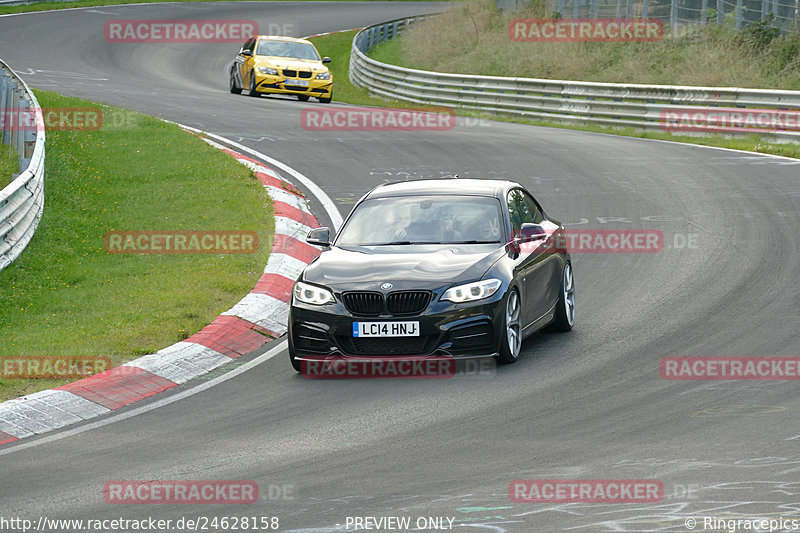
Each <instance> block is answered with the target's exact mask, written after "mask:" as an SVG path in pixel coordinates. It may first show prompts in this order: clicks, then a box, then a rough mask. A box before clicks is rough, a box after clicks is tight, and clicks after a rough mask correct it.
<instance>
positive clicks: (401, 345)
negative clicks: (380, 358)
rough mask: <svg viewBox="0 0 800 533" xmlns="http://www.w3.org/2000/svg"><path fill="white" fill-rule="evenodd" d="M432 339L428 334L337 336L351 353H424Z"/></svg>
mask: <svg viewBox="0 0 800 533" xmlns="http://www.w3.org/2000/svg"><path fill="white" fill-rule="evenodd" d="M433 340H434V339H433V338H432V337H431V336H430V335H421V336H419V337H387V338H374V339H371V338H358V337H356V338H353V337H345V336H340V337H339V342H340V344H341V345H342V347H343V348H344V349H345V351H346V352H347V353H349V354H351V355H425V354H427V353H429V352H430V351H431V349H432V345H431V343H432V342H433Z"/></svg>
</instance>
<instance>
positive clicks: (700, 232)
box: [0, 2, 800, 532]
mask: <svg viewBox="0 0 800 533" xmlns="http://www.w3.org/2000/svg"><path fill="white" fill-rule="evenodd" d="M440 8H441V4H425V3H417V2H412V3H381V2H375V3H368V4H366V3H364V4H362V3H347V2H320V3H311V2H296V3H294V2H269V3H258V2H240V3H224V2H222V3H200V4H190V3H181V4H157V5H155V4H154V5H141V6H129V7H116V6H109V7H102V8H91V9H81V10H68V11H59V12H51V13H41V14H28V15H20V16H10V17H0V57H2V58H3V59H4V60H5V61H7V62H8V63H9V64H10V65H11V67H12V68H14V69H15V70H16V71H17V72H18V73H19V74H20V75H22V77H23V78H24V79H26V81H27V82H28V83H29V84H30V85H31V86H33V87H35V88H41V89H47V90H52V91H58V92H61V93H64V94H68V95H74V96H80V97H84V98H90V99H102V100H103V101H106V102H108V103H110V104H116V105H121V106H126V107H130V108H133V109H136V110H137V111H141V112H144V113H149V114H153V115H158V116H161V117H163V118H166V119H169V120H173V121H177V122H180V123H183V124H186V125H189V126H193V127H197V128H201V129H204V130H206V131H209V132H212V133H215V134H217V135H221V136H224V137H226V138H228V139H231V140H233V141H236V142H239V143H241V144H243V145H245V146H248V147H251V148H253V149H256V150H258V151H260V152H263V153H265V154H268V155H270V156H271V157H274V158H276V159H278V160H280V161H282V162H284V163H286V164H288V165H290V166H291V167H293V168H294V169H296V170H298V171H299V172H301V173H303V174H304V175H306V176H308V177H309V178H311V179H313V180H314V182H315V183H317V184H318V185H319V186H320V187H322V189H324V190H325V191H326V192H327V194H328V195H329V196H330V197H331V198H333V199H334V200H335V202H336V204H337V206H338V208H339V210H340V211H341V213H342V214H346V213H347V211H348V210H349V208H350V206H351V205H352V202H353V201H354V200H355V199H356V198H358V197H359V196H360V195H361V194H362V193H364V192H365V191H366V190H368V189H369V188H370V187H371V186H373V185H375V184H378V183H381V182H384V181H387V180H389V181H394V180H404V179H411V178H432V177H440V176H447V175H451V174H453V173H458V174H459V175H460V176H461V177H485V178H509V179H514V180H517V181H519V182H520V183H522V184H523V185H524V186H526V187H527V188H529V189H530V190H531V191H532V192H533V193H534V194H535V195H536V196H537V197H538V199H539V200H540V201H541V202H542V203H543V205H544V208H545V210H546V211H547V212H548V213H549V214H550V215H552V216H553V217H555V218H557V219H559V220H561V221H562V222H564V223H565V224H566V225H567V227H568V228H569V229H619V228H622V229H632V228H640V229H655V230H659V231H661V232H663V235H664V248H663V250H661V251H660V252H658V253H626V254H609V253H577V254H574V255H573V259H574V266H575V277H576V285H577V323H576V328H575V330H574V331H573V332H571V333H569V334H537V335H534V336H533V337H531V338H529V339H528V340H527V341H526V342H525V343H524V344H523V356H522V358H521V360H520V361H519V362H518V363H517V364H514V365H511V366H508V367H501V368H498V369H497V370H496V371H495V372H490V373H481V374H478V375H467V376H459V377H456V378H453V379H448V380H436V379H433V380H307V379H304V378H302V377H300V376H298V375H296V374H295V372H294V371H293V370H292V368H291V366H290V364H289V361H288V358H287V356H286V351H285V345H284V344H282V343H281V342H282V341H281V342H276V343H272V344H270V345H267V346H266V347H265V348H264V351H265V352H267V351H268V350H274V352H276V353H275V355H274V356H273V357H271V358H269V359H265V360H262V361H261V363H260V364H257V365H254V366H253V367H252V368H250V369H249V370H247V371H246V372H242V373H240V374H238V375H236V376H235V377H233V378H232V379H227V380H225V381H220V382H219V383H218V384H217V385H215V386H213V387H208V388H205V389H204V390H202V391H200V392H198V393H197V394H194V395H192V396H191V397H190V398H187V399H182V400H180V401H175V402H172V403H168V404H164V405H161V406H159V407H158V408H155V409H151V410H149V411H146V412H142V413H140V414H137V415H136V416H130V417H128V418H125V419H122V420H119V421H115V422H113V423H107V424H105V425H99V426H97V427H95V426H90V429H88V430H86V431H80V432H75V431H73V432H72V433H71V434H69V435H67V436H64V433H63V432H61V433H54V434H48V435H45V436H43V437H39V438H37V439H25V440H24V441H21V442H20V443H16V444H15V445H12V446H8V447H5V448H3V449H2V450H0V514H2V516H3V517H6V518H8V517H26V518H30V519H33V520H34V521H36V520H37V519H38V518H39V517H47V518H50V519H52V518H82V519H111V518H120V517H122V518H146V517H148V516H150V517H154V518H156V519H172V520H177V519H179V518H181V517H194V518H197V517H200V516H206V517H215V516H216V517H224V516H240V517H241V516H256V517H260V516H269V517H273V516H275V517H279V519H280V529H279V530H280V531H306V532H325V531H342V530H345V527H346V525H347V523H348V522H347V517H365V516H372V517H392V516H405V517H411V520H412V529H413V527H414V525H413V524H414V522H415V521H416V520H417V518H419V517H450V518H454V519H455V520H454V522H453V527H459V528H460V530H463V531H473V530H489V531H497V532H504V531H508V532H526V531H536V532H538V531H541V532H549V531H566V530H570V531H579V532H582V531H586V532H602V531H690V529H688V528H687V523H686V522H685V520H686V519H687V518H692V517H693V518H695V519H697V520H698V523H697V526H696V527H695V529H694V530H696V531H722V530H723V529H722V528H717V529H710V528H705V529H704V528H703V519H704V517H716V518H767V519H778V518H781V517H782V518H784V519H792V518H796V519H800V423H798V421H800V416H799V415H800V395H798V394H797V390H798V389H797V381H791V380H785V381H775V380H771V381H763V380H762V381H674V380H664V379H662V378H661V376H660V373H659V361H660V360H661V358H663V357H669V356H800V327H798V326H799V324H800V311H799V309H800V287H799V286H798V280H800V261H798V257H800V250H798V246H799V245H800V239H799V238H798V236H800V162H796V161H791V160H788V159H782V158H776V157H768V156H759V155H754V154H746V153H741V152H733V151H726V150H716V149H709V148H701V147H697V146H689V145H680V144H673V143H664V142H655V141H647V140H641V139H630V138H623V137H615V136H608V135H599V134H590V133H581V132H575V131H568V130H560V129H548V128H539V127H529V126H523V125H515V124H506V123H498V122H490V121H477V120H462V119H459V122H458V124H457V125H456V127H455V128H453V129H452V130H450V131H440V132H433V131H431V132H424V131H414V132H393V133H385V132H319V131H307V130H304V129H303V128H302V127H301V124H300V113H301V111H302V110H303V109H305V108H312V109H319V107H320V105H321V104H318V103H316V102H308V103H303V102H299V101H297V100H296V99H294V98H290V97H262V98H259V99H258V100H254V99H251V98H247V97H245V96H236V95H232V94H229V92H228V87H227V83H228V79H227V72H228V66H229V65H230V61H231V60H232V58H233V55H234V54H235V52H236V51H237V50H238V46H237V45H236V44H110V43H107V42H106V41H105V40H104V39H103V23H104V21H106V20H109V19H117V18H122V19H124V18H128V19H145V18H154V19H181V18H191V19H203V18H217V19H222V18H231V19H255V20H257V21H258V22H259V24H263V25H264V26H267V25H269V24H291V25H294V27H296V34H295V35H296V36H304V35H310V34H316V33H321V32H327V31H333V30H338V29H347V28H353V27H359V26H364V25H366V24H369V23H374V22H380V21H384V20H390V19H392V18H396V17H400V16H404V15H410V14H420V13H427V12H433V11H436V10H438V9H440ZM262 27H263V26H262ZM321 53H322V54H323V55H324V54H325V51H324V50H321ZM335 100H336V94H335V93H334V101H335ZM163 186H164V187H168V186H169V184H168V183H164V184H163ZM312 207H313V208H314V209H315V212H316V214H317V216H318V217H320V220H321V221H323V222H325V221H328V220H329V219H328V218H327V216H326V214H325V211H324V210H323V209H322V208H321V206H320V205H319V203H318V202H313V203H312ZM690 239H691V240H690ZM689 242H691V243H692V246H691V247H689V246H687V243H689ZM252 359H253V357H250V358H249V360H252ZM487 374H488V375H487ZM197 381H198V382H199V383H208V380H206V381H202V380H197ZM195 385H197V383H195V382H191V383H189V384H187V385H185V386H182V387H179V388H178V390H180V391H183V390H187V389H190V388H191V387H192V386H195ZM169 395H170V393H167V394H166V395H161V396H158V397H157V399H155V400H153V401H156V402H157V401H159V400H160V399H162V398H163V397H165V396H166V397H167V398H168V397H169ZM150 405H153V402H150ZM128 411H130V409H128ZM121 412H122V413H123V414H125V413H126V410H122V411H121ZM112 416H118V414H115V415H112ZM72 429H74V428H69V429H68V431H69V430H72ZM79 429H80V426H79ZM62 436H64V438H60V437H62ZM53 437H56V438H53ZM32 444H33V445H32ZM183 479H214V480H253V481H255V482H256V483H258V485H259V487H260V490H261V499H260V501H259V502H258V503H256V504H252V505H233V506H232V505H221V504H216V505H175V504H163V505H111V504H108V503H106V502H105V500H104V498H103V487H104V485H105V484H106V483H107V482H109V481H112V480H183ZM515 479H566V480H574V479H656V480H660V481H661V483H662V484H663V487H664V495H663V499H662V500H661V501H660V502H657V503H638V504H620V503H608V504H604V503H579V502H570V503H563V502H562V503H514V502H512V501H511V500H510V499H509V494H508V488H509V483H510V482H512V481H513V480H515ZM798 524H800V522H798ZM445 525H447V521H445ZM798 527H800V525H798ZM351 530H353V528H351ZM421 530H423V531H428V530H432V529H431V528H430V527H427V528H422V529H421ZM108 531H113V530H112V529H108ZM382 531H397V530H396V529H394V530H393V529H382ZM781 531H783V530H781ZM787 531H788V529H787Z"/></svg>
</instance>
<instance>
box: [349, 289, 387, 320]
mask: <svg viewBox="0 0 800 533" xmlns="http://www.w3.org/2000/svg"><path fill="white" fill-rule="evenodd" d="M342 301H344V305H345V307H347V310H348V311H350V312H351V313H353V314H354V315H375V316H377V315H379V314H381V313H382V312H383V295H382V294H381V293H379V292H346V293H344V294H342Z"/></svg>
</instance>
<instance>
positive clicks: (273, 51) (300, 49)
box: [256, 40, 319, 60]
mask: <svg viewBox="0 0 800 533" xmlns="http://www.w3.org/2000/svg"><path fill="white" fill-rule="evenodd" d="M256 55H257V56H278V57H291V58H295V59H316V60H319V54H318V53H317V50H316V49H315V48H314V47H313V46H312V45H310V44H308V43H294V42H291V41H269V40H261V41H258V48H257V49H256Z"/></svg>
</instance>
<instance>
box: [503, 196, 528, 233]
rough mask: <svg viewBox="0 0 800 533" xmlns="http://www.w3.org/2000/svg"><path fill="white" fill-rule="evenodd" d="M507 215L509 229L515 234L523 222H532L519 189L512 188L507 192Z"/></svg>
mask: <svg viewBox="0 0 800 533" xmlns="http://www.w3.org/2000/svg"><path fill="white" fill-rule="evenodd" d="M508 216H509V218H510V219H511V230H512V231H513V233H514V234H515V235H516V234H517V233H518V232H519V230H520V229H521V228H522V224H524V223H525V222H533V216H532V215H531V213H530V211H529V210H528V206H527V204H526V203H525V196H524V194H523V193H522V190H521V189H514V190H513V191H511V192H509V193H508Z"/></svg>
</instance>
